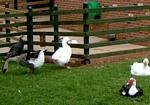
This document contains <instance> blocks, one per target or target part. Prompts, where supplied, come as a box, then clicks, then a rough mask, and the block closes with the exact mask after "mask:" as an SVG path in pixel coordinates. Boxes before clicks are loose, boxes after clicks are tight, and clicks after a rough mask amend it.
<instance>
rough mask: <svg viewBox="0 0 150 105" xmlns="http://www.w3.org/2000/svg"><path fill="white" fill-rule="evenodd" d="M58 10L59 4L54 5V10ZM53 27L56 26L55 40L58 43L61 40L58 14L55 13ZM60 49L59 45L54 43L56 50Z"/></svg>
mask: <svg viewBox="0 0 150 105" xmlns="http://www.w3.org/2000/svg"><path fill="white" fill-rule="evenodd" d="M57 11H58V6H57V5H54V11H53V12H57ZM53 25H54V26H53V27H54V42H55V43H58V42H59V35H58V32H59V25H58V14H55V15H54V20H53ZM57 49H58V45H56V44H55V45H54V51H56V50H57Z"/></svg>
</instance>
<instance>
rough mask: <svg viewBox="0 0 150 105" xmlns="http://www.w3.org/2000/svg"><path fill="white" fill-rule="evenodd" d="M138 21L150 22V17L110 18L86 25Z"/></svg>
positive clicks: (93, 21)
mask: <svg viewBox="0 0 150 105" xmlns="http://www.w3.org/2000/svg"><path fill="white" fill-rule="evenodd" d="M139 20H150V16H137V17H126V18H112V19H96V20H93V19H92V20H88V24H103V23H114V22H129V21H139Z"/></svg>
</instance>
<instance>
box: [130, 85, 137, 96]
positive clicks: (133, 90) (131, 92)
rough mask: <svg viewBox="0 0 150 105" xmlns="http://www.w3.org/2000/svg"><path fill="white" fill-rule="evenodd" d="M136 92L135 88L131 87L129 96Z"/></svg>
mask: <svg viewBox="0 0 150 105" xmlns="http://www.w3.org/2000/svg"><path fill="white" fill-rule="evenodd" d="M137 92H138V90H137V88H136V86H131V88H130V89H129V95H131V96H133V95H135V94H136V93H137Z"/></svg>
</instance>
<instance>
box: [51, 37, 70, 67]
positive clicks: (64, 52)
mask: <svg viewBox="0 0 150 105" xmlns="http://www.w3.org/2000/svg"><path fill="white" fill-rule="evenodd" d="M68 40H70V39H69V38H68V37H65V38H64V39H63V40H62V47H60V48H59V49H58V50H56V52H55V53H54V54H53V55H52V59H53V61H54V63H55V64H57V65H59V66H64V65H65V64H66V63H68V62H69V60H70V58H71V54H72V51H71V47H70V46H69V45H68V44H67V41H68Z"/></svg>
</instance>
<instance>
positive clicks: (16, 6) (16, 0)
mask: <svg viewBox="0 0 150 105" xmlns="http://www.w3.org/2000/svg"><path fill="white" fill-rule="evenodd" d="M14 9H16V10H17V9H18V0H14Z"/></svg>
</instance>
